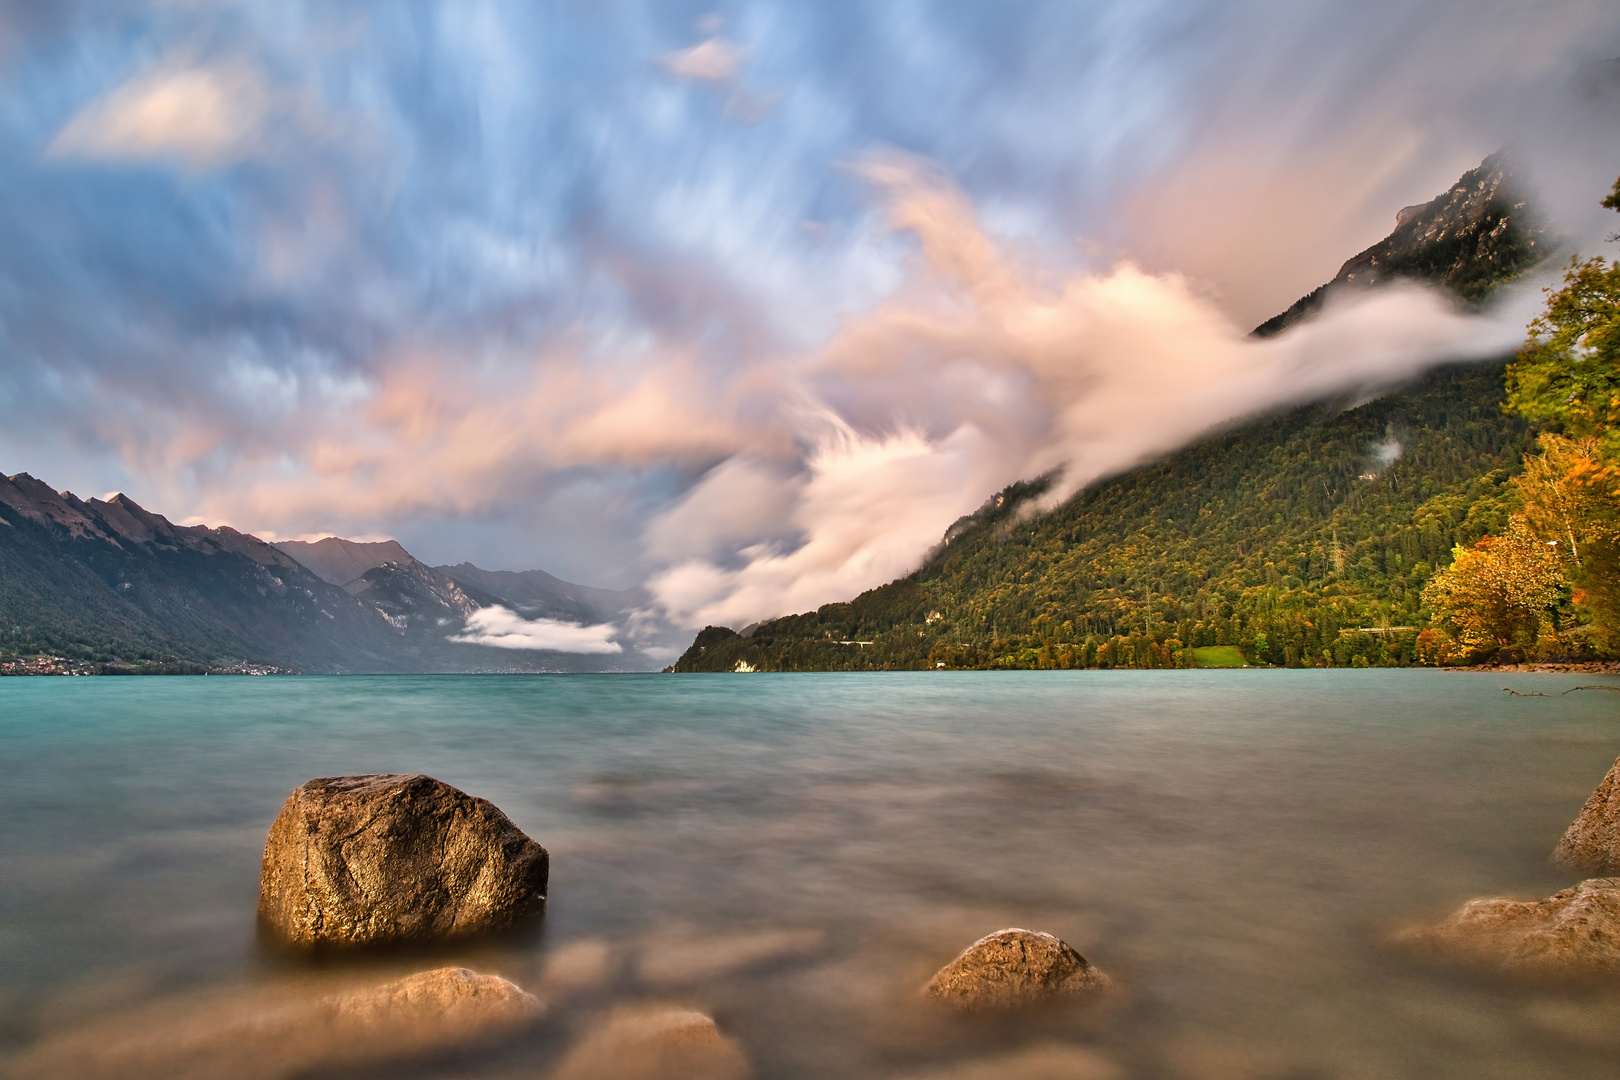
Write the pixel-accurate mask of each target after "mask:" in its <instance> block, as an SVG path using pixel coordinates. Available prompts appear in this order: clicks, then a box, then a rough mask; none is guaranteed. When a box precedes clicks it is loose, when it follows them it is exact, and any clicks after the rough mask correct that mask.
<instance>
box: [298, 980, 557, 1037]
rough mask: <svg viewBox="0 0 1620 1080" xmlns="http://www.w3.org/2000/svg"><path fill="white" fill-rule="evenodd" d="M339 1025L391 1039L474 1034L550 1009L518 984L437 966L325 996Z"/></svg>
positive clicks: (533, 1017)
mask: <svg viewBox="0 0 1620 1080" xmlns="http://www.w3.org/2000/svg"><path fill="white" fill-rule="evenodd" d="M320 1007H321V1008H322V1009H324V1010H326V1011H327V1012H328V1014H329V1015H330V1018H331V1019H330V1022H331V1023H333V1024H335V1025H336V1026H338V1027H345V1028H350V1029H354V1031H355V1033H359V1031H360V1030H361V1029H364V1030H366V1031H375V1032H386V1033H388V1034H389V1035H390V1036H391V1037H396V1038H397V1037H398V1036H399V1035H422V1034H430V1035H431V1034H433V1033H444V1032H452V1031H453V1032H458V1033H459V1032H468V1031H475V1030H480V1029H483V1028H487V1027H498V1026H502V1025H506V1024H515V1023H522V1022H525V1021H528V1020H533V1019H536V1018H538V1017H539V1016H540V1015H541V1014H542V1013H543V1012H544V1011H545V1007H544V1006H543V1005H541V1004H540V1002H539V1000H537V999H536V998H535V997H534V996H533V995H531V994H527V993H525V992H524V991H523V989H522V987H520V986H518V985H517V984H516V983H512V982H508V981H507V980H506V979H503V978H500V977H499V976H497V975H481V974H479V973H478V972H476V971H469V970H468V969H467V968H456V967H447V968H437V969H435V970H433V971H424V972H421V973H419V974H416V975H412V976H410V977H409V978H404V979H400V980H398V981H396V982H391V983H385V984H383V985H382V986H378V987H373V988H371V989H368V990H358V991H354V992H351V993H348V994H339V995H336V996H333V997H330V998H327V999H325V1000H324V1001H323V1002H322V1003H321V1006H320ZM396 1029H397V1030H396Z"/></svg>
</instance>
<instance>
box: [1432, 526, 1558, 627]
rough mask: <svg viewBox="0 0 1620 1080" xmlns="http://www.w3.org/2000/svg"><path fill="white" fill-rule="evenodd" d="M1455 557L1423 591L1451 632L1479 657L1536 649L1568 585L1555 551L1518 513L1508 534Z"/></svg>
mask: <svg viewBox="0 0 1620 1080" xmlns="http://www.w3.org/2000/svg"><path fill="white" fill-rule="evenodd" d="M1453 556H1454V557H1453V560H1452V564H1451V565H1450V566H1449V567H1447V568H1445V569H1444V570H1441V571H1440V572H1439V573H1437V574H1435V576H1434V579H1433V580H1432V581H1431V582H1430V583H1429V586H1428V588H1426V589H1424V591H1423V595H1424V599H1425V600H1426V601H1427V602H1428V603H1429V605H1430V606H1431V607H1433V608H1434V609H1435V610H1436V612H1437V614H1439V616H1440V618H1441V621H1442V622H1443V623H1444V624H1445V625H1446V626H1447V628H1448V629H1450V630H1451V631H1452V632H1453V633H1454V634H1455V635H1456V637H1457V638H1458V640H1460V641H1461V642H1462V643H1463V644H1464V645H1465V646H1466V647H1467V648H1469V649H1470V650H1472V651H1476V652H1483V651H1494V650H1495V649H1499V648H1505V647H1511V646H1529V645H1533V644H1534V643H1535V641H1536V637H1537V636H1538V634H1539V633H1540V631H1541V626H1542V622H1543V621H1544V620H1545V619H1546V618H1547V612H1548V610H1549V609H1550V608H1551V607H1552V605H1553V604H1554V603H1555V602H1556V601H1557V598H1558V593H1559V590H1560V589H1562V588H1563V587H1564V585H1565V581H1564V574H1563V568H1562V566H1561V565H1560V562H1559V558H1558V556H1557V555H1556V554H1554V552H1553V548H1552V546H1551V545H1549V544H1547V543H1546V542H1545V541H1542V540H1540V539H1538V538H1537V536H1536V535H1535V533H1534V531H1533V530H1532V529H1531V527H1530V525H1529V523H1528V522H1527V521H1526V520H1525V518H1524V516H1522V515H1518V514H1515V515H1514V516H1513V517H1512V518H1511V519H1510V521H1509V525H1508V530H1507V532H1506V533H1504V534H1503V535H1501V536H1492V537H1486V538H1485V539H1484V540H1481V541H1480V542H1479V543H1477V544H1475V545H1474V546H1473V547H1472V548H1464V547H1462V546H1460V545H1459V546H1458V547H1457V548H1456V549H1455V550H1454V551H1453Z"/></svg>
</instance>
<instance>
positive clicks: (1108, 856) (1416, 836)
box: [0, 671, 1620, 1080]
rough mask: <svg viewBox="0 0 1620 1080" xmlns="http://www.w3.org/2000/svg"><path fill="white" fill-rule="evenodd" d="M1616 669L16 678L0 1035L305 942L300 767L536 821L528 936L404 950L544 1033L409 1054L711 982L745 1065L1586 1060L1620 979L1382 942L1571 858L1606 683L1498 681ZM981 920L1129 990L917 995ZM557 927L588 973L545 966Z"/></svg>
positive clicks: (1248, 1069)
mask: <svg viewBox="0 0 1620 1080" xmlns="http://www.w3.org/2000/svg"><path fill="white" fill-rule="evenodd" d="M1598 681H1603V680H1600V679H1597V678H1595V677H1593V676H1554V675H1524V674H1519V675H1501V674H1457V673H1442V672H1425V671H1328V672H1319V671H1305V672H1291V671H1233V672H1227V671H1208V672H1203V671H1187V672H1182V671H1174V672H1027V673H919V674H848V675H843V674H828V675H763V674H759V675H749V676H746V677H743V676H714V675H697V676H673V675H647V676H590V675H563V676H513V677H505V676H471V677H451V676H435V677H376V678H371V677H335V678H280V677H278V678H259V679H251V678H145V679H115V678H100V679H48V678H40V679H4V680H0V765H3V783H0V822H3V826H0V828H3V831H0V1016H3V1017H4V1020H3V1021H0V1039H3V1040H4V1043H5V1052H6V1053H10V1054H20V1053H25V1052H26V1051H27V1049H28V1047H29V1046H30V1045H31V1044H34V1043H36V1042H37V1041H38V1040H42V1039H49V1038H51V1037H53V1036H55V1035H56V1034H57V1033H58V1032H60V1031H62V1030H64V1029H68V1028H71V1027H73V1026H74V1025H76V1024H82V1023H85V1022H87V1021H89V1020H92V1019H94V1018H95V1017H97V1016H106V1015H108V1014H116V1013H117V1012H118V1011H119V1010H125V1009H130V1008H134V1007H138V1006H141V1005H143V1004H146V1003H149V1002H151V1001H153V1000H155V999H160V998H162V997H164V996H165V995H170V994H180V993H186V992H194V991H196V990H198V989H199V988H212V987H217V988H219V992H221V993H225V992H229V989H230V988H232V987H236V986H240V985H242V984H257V983H264V982H267V981H270V982H273V981H275V980H278V979H287V978H290V977H292V976H291V975H290V974H289V971H288V965H287V964H286V962H284V961H279V960H276V959H274V958H272V957H268V956H266V955H263V954H262V953H261V952H260V950H259V948H258V946H257V945H256V943H255V939H254V903H255V899H256V896H257V883H258V862H259V853H260V848H261V845H262V843H263V838H264V833H265V830H266V828H267V826H268V825H269V823H270V820H271V819H272V818H273V817H274V816H275V813H276V811H277V809H278V808H279V807H280V804H281V802H282V800H283V799H284V798H285V797H286V795H287V793H288V791H290V790H291V789H292V788H293V787H294V786H296V785H297V784H299V783H301V782H303V781H304V780H307V779H309V778H312V777H316V776H331V775H339V774H348V773H368V772H426V773H430V774H432V775H434V776H437V777H439V778H440V779H442V780H445V781H447V782H449V783H451V784H454V785H456V786H457V787H460V788H463V789H464V790H466V791H469V792H471V793H473V794H476V795H481V796H484V797H487V798H489V799H491V800H492V801H494V802H495V803H496V804H497V805H498V806H500V807H501V808H502V809H503V810H505V811H506V812H507V814H508V815H509V816H511V817H512V819H513V820H514V821H516V822H517V824H518V825H519V826H521V827H522V828H523V829H524V830H525V831H526V832H528V833H529V834H530V835H531V836H533V837H535V838H536V839H538V840H540V841H541V842H542V843H543V844H545V845H546V846H547V848H548V849H549V850H550V851H551V854H552V877H551V888H550V902H549V907H548V911H547V914H546V917H545V920H544V925H543V929H542V931H541V932H540V933H538V934H536V935H531V936H529V937H526V938H519V939H514V940H510V941H505V942H497V943H487V944H481V945H478V946H476V947H468V948H466V949H464V950H463V951H462V952H460V953H455V954H449V953H447V954H445V956H449V957H450V961H447V960H445V959H444V957H442V956H437V955H436V956H433V957H431V958H423V959H416V960H412V959H410V958H405V959H398V958H396V959H395V960H392V961H389V963H393V964H395V965H396V966H397V965H400V964H405V965H409V964H410V963H415V964H416V965H417V966H424V965H426V964H430V963H431V964H433V965H437V964H441V963H444V962H464V963H467V964H468V965H469V966H474V967H478V968H480V969H481V970H486V971H494V972H499V973H501V974H505V975H507V976H508V977H510V978H512V979H514V980H515V981H517V982H519V983H521V984H524V985H526V986H531V987H534V988H536V989H537V990H538V991H539V992H541V993H542V995H543V996H547V997H549V998H551V999H552V1001H553V1010H552V1013H551V1015H550V1019H548V1021H547V1022H546V1023H545V1024H544V1025H542V1029H541V1031H540V1032H539V1034H537V1035H534V1036H532V1037H531V1038H529V1039H528V1040H527V1041H522V1040H520V1041H519V1043H518V1044H503V1045H501V1046H499V1047H491V1048H489V1049H488V1051H487V1052H485V1053H480V1052H477V1051H475V1052H472V1053H470V1054H467V1055H462V1056H461V1057H458V1058H456V1059H455V1060H453V1061H450V1060H441V1061H439V1062H437V1063H429V1064H427V1065H422V1066H419V1067H418V1069H419V1071H418V1072H413V1073H411V1075H423V1076H438V1075H445V1076H449V1075H454V1076H458V1077H460V1076H466V1077H475V1076H503V1077H504V1076H536V1077H540V1076H544V1075H545V1074H546V1070H547V1068H548V1063H549V1062H550V1061H552V1060H554V1059H555V1056H556V1054H557V1052H558V1050H559V1048H560V1047H563V1046H565V1045H566V1043H567V1042H568V1040H569V1039H570V1038H572V1037H573V1033H574V1032H576V1031H577V1030H578V1029H579V1027H580V1025H582V1024H584V1023H587V1022H588V1021H589V1018H590V1017H591V1016H592V1015H593V1014H595V1013H598V1012H600V1010H602V1009H604V1008H607V1007H609V1006H610V1005H611V1004H612V1003H614V1002H615V1001H620V1000H623V999H627V998H629V999H652V1000H669V1001H679V1002H683V1003H688V1004H694V1005H697V1006H699V1007H701V1008H703V1009H705V1010H707V1011H709V1012H710V1013H711V1014H712V1015H714V1016H715V1017H716V1018H717V1019H718V1020H719V1021H720V1023H721V1025H722V1027H723V1028H725V1029H726V1030H727V1031H728V1032H730V1033H731V1034H733V1035H735V1036H736V1037H737V1038H738V1039H739V1040H740V1041H741V1042H742V1044H743V1045H744V1046H745V1047H746V1049H747V1052H748V1054H749V1056H750V1057H751V1058H752V1059H753V1061H754V1063H755V1068H756V1074H757V1075H758V1076H760V1077H763V1078H771V1077H784V1078H786V1077H793V1078H800V1077H803V1078H810V1077H832V1076H838V1077H851V1078H865V1077H890V1076H905V1075H907V1074H910V1073H916V1072H919V1071H926V1070H929V1069H939V1068H942V1067H946V1066H949V1065H950V1064H951V1063H954V1062H960V1061H968V1060H971V1059H975V1058H981V1057H987V1056H991V1055H994V1054H998V1053H1005V1052H1007V1051H1008V1050H1009V1048H1015V1047H1016V1046H1018V1045H1020V1044H1024V1043H1029V1042H1032V1041H1052V1040H1059V1041H1067V1042H1073V1043H1078V1044H1082V1045H1085V1046H1089V1047H1092V1048H1094V1049H1095V1050H1097V1051H1098V1052H1099V1053H1101V1054H1103V1055H1106V1056H1107V1057H1109V1058H1112V1059H1113V1060H1115V1061H1116V1062H1118V1063H1119V1064H1120V1066H1121V1068H1122V1069H1123V1071H1124V1073H1125V1074H1126V1075H1129V1076H1134V1077H1144V1078H1150V1077H1167V1078H1188V1080H1193V1078H1211V1080H1214V1078H1228V1077H1230V1078H1240V1077H1243V1078H1255V1080H1260V1078H1268V1077H1271V1078H1279V1080H1280V1078H1284V1077H1288V1078H1304V1077H1322V1078H1327V1077H1356V1078H1362V1077H1368V1078H1371V1077H1390V1078H1412V1080H1417V1078H1425V1080H1427V1078H1451V1077H1456V1078H1465V1077H1466V1078H1468V1080H1489V1078H1502V1080H1509V1078H1512V1080H1524V1078H1531V1077H1548V1078H1553V1077H1558V1078H1582V1077H1592V1078H1598V1077H1602V1078H1609V1077H1612V1076H1614V1075H1615V1074H1616V1070H1615V1062H1616V1061H1617V1060H1620V1023H1616V1017H1617V1016H1620V1013H1617V1012H1616V1009H1617V1008H1620V1001H1617V999H1616V997H1615V996H1614V995H1613V993H1612V992H1610V991H1608V990H1604V989H1602V988H1597V989H1593V988H1590V987H1587V988H1559V987H1530V986H1518V985H1514V984H1510V983H1503V982H1496V981H1491V980H1486V979H1480V978H1476V977H1472V976H1467V975H1463V974H1459V973H1457V972H1452V971H1447V970H1437V969H1434V968H1430V967H1425V966H1423V965H1420V964H1417V963H1415V962H1413V961H1411V960H1410V959H1409V958H1406V957H1404V956H1402V955H1400V954H1399V953H1396V952H1391V951H1390V950H1388V949H1387V948H1385V947H1384V946H1383V945H1382V944H1381V943H1382V941H1383V939H1384V938H1385V937H1387V935H1388V934H1389V933H1390V932H1391V931H1393V930H1395V929H1398V928H1400V927H1402V926H1404V925H1408V924H1411V923H1413V922H1418V921H1424V920H1431V919H1434V918H1437V917H1439V916H1441V915H1443V914H1445V913H1446V912H1448V911H1449V910H1451V909H1452V908H1454V907H1455V906H1457V905H1458V904H1460V903H1461V902H1463V901H1465V900H1467V899H1469V898H1471V897H1474V896H1480V895H1509V896H1518V897H1539V896H1545V895H1548V894H1549V893H1551V892H1553V891H1556V890H1557V889H1560V888H1563V887H1565V886H1567V885H1569V884H1571V883H1572V881H1573V879H1572V878H1571V877H1570V876H1569V875H1567V874H1563V873H1561V872H1559V871H1557V870H1555V869H1553V868H1551V867H1549V866H1548V865H1547V863H1546V857H1547V854H1548V852H1549V851H1550V850H1551V848H1552V846H1553V844H1554V842H1555V841H1556V840H1557V839H1558V837H1559V835H1560V834H1561V832H1562V831H1563V829H1564V827H1565V826H1566V825H1567V824H1568V822H1569V821H1570V820H1571V819H1572V818H1573V816H1574V815H1575V813H1576V812H1577V811H1578V810H1579V808H1580V806H1581V804H1582V802H1583V801H1584V800H1585V799H1586V797H1587V795H1588V794H1589V793H1590V791H1591V789H1592V788H1593V787H1594V786H1595V785H1596V783H1597V782H1598V780H1599V779H1601V777H1602V776H1603V774H1604V772H1605V771H1606V770H1607V769H1608V767H1609V766H1610V765H1611V764H1612V763H1613V761H1614V759H1615V755H1616V753H1620V695H1616V694H1605V693H1598V692H1582V693H1574V694H1569V695H1567V696H1560V697H1545V698H1543V697H1511V696H1509V695H1507V694H1504V693H1503V692H1502V690H1501V687H1502V686H1503V685H1504V684H1505V683H1506V684H1511V685H1515V686H1517V687H1518V688H1520V689H1535V690H1542V691H1545V692H1547V693H1554V694H1555V693H1557V692H1558V691H1561V690H1563V689H1565V688H1567V687H1570V686H1576V685H1582V684H1590V683H1593V682H1598ZM1611 681H1612V680H1611ZM1004 926H1026V927H1031V928H1034V929H1042V930H1048V931H1051V932H1053V933H1056V934H1059V935H1060V936H1062V937H1064V938H1066V939H1067V940H1068V941H1070V942H1071V943H1072V944H1074V945H1075V946H1076V947H1077V948H1079V949H1080V951H1081V952H1082V953H1084V954H1085V955H1086V956H1087V957H1088V958H1089V959H1091V960H1092V961H1093V962H1094V963H1096V964H1098V965H1099V966H1100V967H1102V968H1103V969H1104V970H1105V971H1107V972H1109V973H1110V974H1111V975H1112V976H1113V977H1114V979H1115V980H1116V981H1117V982H1118V983H1119V984H1121V986H1122V987H1123V991H1122V993H1120V994H1119V995H1117V997H1116V999H1115V1000H1114V1001H1113V1002H1112V1003H1111V1004H1110V1005H1108V1006H1106V1007H1103V1008H1093V1009H1080V1010H1070V1011H1060V1012H1057V1013H1052V1014H1045V1015H1042V1016H1039V1017H1036V1018H1034V1019H1029V1020H1024V1021H1018V1022H1012V1023H1008V1024H1002V1025H996V1024H984V1023H979V1024H959V1025H954V1026H951V1025H944V1026H942V1025H941V1023H940V1022H937V1018H936V1019H935V1020H928V1019H927V1018H926V1017H921V1016H920V1014H919V1013H918V1012H917V1008H918V1006H917V1003H916V1001H915V1000H914V991H915V989H916V987H917V986H918V985H919V984H920V983H921V982H922V981H924V980H926V978H927V977H928V975H929V974H930V973H931V972H932V971H933V970H934V969H935V968H937V967H938V966H939V965H941V964H942V963H944V962H945V961H947V960H949V959H950V958H951V957H952V956H953V955H954V954H955V953H956V952H957V951H959V950H960V949H961V948H963V947H964V946H966V945H967V944H969V943H970V942H972V941H973V940H974V939H976V938H978V937H979V936H981V935H983V934H986V933H989V932H990V931H993V930H996V929H999V928H1001V927H1004ZM559 957H561V958H564V959H565V960H567V961H568V963H569V964H572V965H573V968H572V969H570V970H572V971H573V973H572V974H569V973H568V972H563V973H562V975H561V976H559V975H558V974H557V972H559V971H561V970H562V969H561V968H559V967H558V966H557V965H553V968H552V969H549V970H550V971H551V974H549V975H548V974H547V972H548V968H547V963H548V962H549V961H552V960H555V959H557V958H559ZM582 964H583V968H582V966H581V965H582ZM567 966H568V965H567V964H564V965H563V967H567ZM573 969H581V970H584V974H583V975H581V974H580V972H579V970H573ZM563 976H566V977H563ZM548 979H550V980H551V981H550V982H548V981H547V980H548ZM929 1015H930V1016H932V1015H933V1014H931V1013H930V1014H929ZM398 1074H399V1073H397V1072H390V1073H389V1074H388V1075H398Z"/></svg>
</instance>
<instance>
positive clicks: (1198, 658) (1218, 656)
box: [1193, 645, 1243, 667]
mask: <svg viewBox="0 0 1620 1080" xmlns="http://www.w3.org/2000/svg"><path fill="white" fill-rule="evenodd" d="M1193 663H1194V664H1196V665H1198V666H1199V667H1242V666H1243V654H1242V653H1241V652H1239V651H1238V648H1237V646H1236V645H1207V646H1205V647H1204V648H1202V649H1194V650H1193Z"/></svg>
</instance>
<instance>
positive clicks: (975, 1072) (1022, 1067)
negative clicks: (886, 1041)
mask: <svg viewBox="0 0 1620 1080" xmlns="http://www.w3.org/2000/svg"><path fill="white" fill-rule="evenodd" d="M905 1080H1126V1074H1125V1070H1124V1069H1123V1068H1121V1067H1120V1065H1119V1063H1118V1062H1116V1061H1113V1060H1111V1059H1109V1058H1106V1057H1103V1056H1102V1055H1101V1054H1099V1053H1097V1052H1096V1051H1093V1050H1087V1049H1084V1048H1083V1047H1079V1046H1069V1045H1067V1044H1064V1043H1043V1044H1041V1045H1038V1046H1032V1047H1029V1048H1028V1049H1026V1050H1020V1051H1018V1052H1016V1053H1012V1054H1007V1055H1004V1056H1001V1057H994V1058H987V1059H984V1060H981V1061H969V1062H965V1063H963V1064H960V1065H951V1066H948V1067H946V1068H944V1069H939V1070H934V1071H930V1072H926V1073H911V1074H908V1075H907V1076H906V1078H905Z"/></svg>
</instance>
